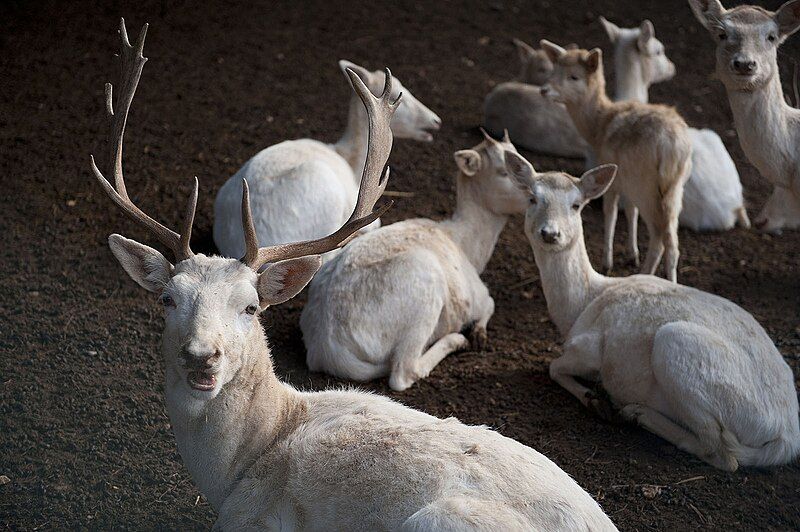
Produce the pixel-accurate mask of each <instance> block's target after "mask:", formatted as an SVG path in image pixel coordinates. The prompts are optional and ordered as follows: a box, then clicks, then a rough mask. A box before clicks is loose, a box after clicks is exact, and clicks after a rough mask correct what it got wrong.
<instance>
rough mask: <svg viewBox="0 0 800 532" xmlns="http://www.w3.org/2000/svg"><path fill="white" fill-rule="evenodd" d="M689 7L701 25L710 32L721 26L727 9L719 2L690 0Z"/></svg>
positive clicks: (715, 0) (714, 0)
mask: <svg viewBox="0 0 800 532" xmlns="http://www.w3.org/2000/svg"><path fill="white" fill-rule="evenodd" d="M689 7H691V8H692V13H694V16H695V17H696V18H697V20H699V21H700V24H702V25H703V27H705V28H706V29H707V30H709V31H711V30H712V29H713V28H714V27H715V26H716V25H718V24H719V22H720V19H721V18H722V15H724V14H725V8H724V7H722V4H721V3H720V2H719V0H689Z"/></svg>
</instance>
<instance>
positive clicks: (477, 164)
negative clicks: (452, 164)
mask: <svg viewBox="0 0 800 532" xmlns="http://www.w3.org/2000/svg"><path fill="white" fill-rule="evenodd" d="M453 157H454V158H455V160H456V165H458V169H459V170H461V171H462V172H464V174H466V175H469V176H472V175H475V174H477V173H478V170H480V169H481V155H480V154H479V153H478V152H476V151H475V150H459V151H457V152H455V153H454V154H453Z"/></svg>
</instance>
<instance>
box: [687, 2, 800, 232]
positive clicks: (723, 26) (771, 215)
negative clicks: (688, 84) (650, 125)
mask: <svg viewBox="0 0 800 532" xmlns="http://www.w3.org/2000/svg"><path fill="white" fill-rule="evenodd" d="M689 5H690V6H691V8H692V11H693V12H694V14H695V16H696V17H697V19H698V20H699V21H700V23H701V24H703V26H705V28H706V29H707V30H708V31H709V32H710V33H711V34H712V35H713V36H714V40H716V41H717V68H716V75H717V77H718V78H719V79H720V80H722V83H723V84H724V85H725V88H726V90H727V92H728V100H729V101H730V104H731V111H733V121H734V124H735V125H736V132H737V133H738V135H739V143H740V144H741V146H742V151H744V154H745V155H747V158H748V159H749V160H750V162H751V163H753V166H755V167H756V168H757V169H758V171H759V172H760V173H761V175H763V176H764V177H765V178H767V179H768V180H769V181H770V182H771V183H772V184H773V186H774V188H773V191H772V195H771V196H770V197H769V199H767V203H766V204H765V205H764V208H763V209H762V210H761V212H760V213H759V215H758V216H757V217H756V220H755V225H756V227H758V228H759V229H762V230H765V231H771V232H780V230H781V229H784V228H786V229H797V228H800V150H798V146H800V110H798V109H794V108H793V107H791V106H790V105H789V104H787V103H786V100H785V99H784V97H783V88H782V87H781V78H780V74H779V72H778V60H777V53H778V47H779V46H780V45H781V44H782V43H783V41H785V40H786V39H787V38H788V37H789V36H790V35H791V34H793V33H794V32H796V31H797V30H798V28H800V0H793V1H791V2H786V3H785V4H783V5H782V6H781V7H780V9H778V11H776V12H772V11H767V10H766V9H763V8H761V7H757V6H747V5H744V6H738V7H735V8H733V9H729V10H726V9H725V8H724V7H722V4H721V3H720V2H719V1H718V0H690V1H689Z"/></svg>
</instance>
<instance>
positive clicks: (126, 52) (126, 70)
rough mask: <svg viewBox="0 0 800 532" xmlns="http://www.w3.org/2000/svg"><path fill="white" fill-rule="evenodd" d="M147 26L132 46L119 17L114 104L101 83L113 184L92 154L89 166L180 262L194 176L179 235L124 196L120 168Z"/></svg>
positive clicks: (193, 200)
mask: <svg viewBox="0 0 800 532" xmlns="http://www.w3.org/2000/svg"><path fill="white" fill-rule="evenodd" d="M147 28H148V25H147V24H145V25H144V26H143V27H142V31H141V32H140V33H139V39H138V40H137V41H136V44H135V47H134V46H132V45H131V43H130V40H129V39H128V31H127V29H126V28H125V19H120V23H119V36H120V54H119V58H120V81H119V90H118V91H117V98H116V104H117V105H114V89H113V86H112V85H111V83H106V85H105V97H106V115H107V117H106V118H107V119H108V122H109V127H110V129H111V139H110V140H111V158H110V161H109V164H110V165H111V166H112V167H113V168H112V172H113V174H114V185H113V186H112V185H111V183H110V182H109V181H108V179H106V177H105V176H104V175H103V173H102V172H101V171H100V169H99V168H98V167H97V164H96V163H95V160H94V157H93V156H92V157H91V166H92V172H93V173H94V175H95V177H96V178H97V181H98V182H99V183H100V185H101V186H102V187H103V190H104V191H105V192H106V194H107V195H108V197H109V198H111V200H112V201H113V202H114V203H115V204H116V205H117V206H118V207H119V208H120V209H122V211H123V212H124V213H125V214H127V215H128V216H129V217H130V218H131V219H132V220H134V221H135V222H138V223H139V224H141V225H143V226H144V227H145V228H147V229H148V230H149V231H150V232H151V233H152V234H153V235H154V236H155V237H156V238H157V239H158V240H159V241H160V242H161V243H162V244H163V245H164V246H166V247H167V248H169V249H170V250H171V251H172V252H173V254H174V255H175V259H176V260H177V261H181V260H184V259H187V258H189V257H191V256H192V255H193V253H192V250H191V249H190V247H189V239H190V238H191V233H192V223H193V222H194V214H195V209H196V208H197V192H198V183H197V178H196V177H195V183H194V190H193V192H192V194H191V195H190V197H189V202H188V205H187V208H186V213H185V214H186V216H185V218H184V223H183V227H182V233H181V234H182V235H183V236H181V235H179V234H178V233H176V232H175V231H173V230H171V229H169V228H168V227H166V226H164V225H162V224H161V223H159V222H157V221H155V220H154V219H153V218H151V217H150V216H148V215H147V214H145V213H144V212H143V211H142V210H141V209H140V208H139V207H137V206H136V205H135V204H134V203H133V202H132V201H131V199H130V197H129V196H128V190H127V188H126V187H125V176H124V173H123V170H122V146H123V141H124V138H125V126H126V124H127V121H128V112H129V111H130V108H131V103H132V102H133V96H134V94H135V93H136V88H137V87H138V86H139V79H140V78H141V76H142V69H143V68H144V64H145V63H146V62H147V58H146V57H144V55H143V51H144V42H145V38H146V37H147Z"/></svg>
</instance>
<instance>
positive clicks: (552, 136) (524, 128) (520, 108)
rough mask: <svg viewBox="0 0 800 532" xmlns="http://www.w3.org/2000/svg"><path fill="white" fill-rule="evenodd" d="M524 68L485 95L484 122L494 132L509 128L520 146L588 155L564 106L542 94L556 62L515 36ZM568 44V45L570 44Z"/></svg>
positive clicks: (572, 155) (546, 151)
mask: <svg viewBox="0 0 800 532" xmlns="http://www.w3.org/2000/svg"><path fill="white" fill-rule="evenodd" d="M514 44H515V45H516V47H517V52H518V54H519V59H520V63H521V64H522V66H521V71H520V76H519V78H518V79H517V80H515V81H509V82H507V83H500V84H499V85H497V86H496V87H495V88H494V89H492V92H490V93H489V94H488V95H487V96H486V100H485V101H484V104H483V117H484V118H483V124H484V127H486V129H487V130H489V132H491V133H492V134H493V135H495V136H500V135H502V134H503V130H508V134H509V137H510V138H511V140H512V142H514V144H516V145H517V146H521V147H523V148H526V149H529V150H533V151H537V152H541V153H547V154H551V155H556V156H560V157H578V158H580V157H585V156H586V153H587V151H588V150H589V145H588V144H587V143H586V141H585V140H584V139H583V137H581V135H580V134H579V133H578V131H577V130H576V129H575V126H574V125H573V124H572V120H571V119H570V117H569V115H568V114H567V111H566V109H564V106H563V105H561V104H558V103H555V102H553V101H551V100H548V99H547V98H544V97H543V96H542V94H541V90H540V85H543V84H545V83H546V82H547V80H549V79H550V76H551V75H552V73H553V63H552V61H550V59H549V58H548V57H547V54H546V53H545V52H544V51H542V50H535V49H533V48H532V47H531V46H529V45H527V44H525V43H524V42H522V41H520V40H517V39H514ZM567 48H569V46H568V47H567Z"/></svg>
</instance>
